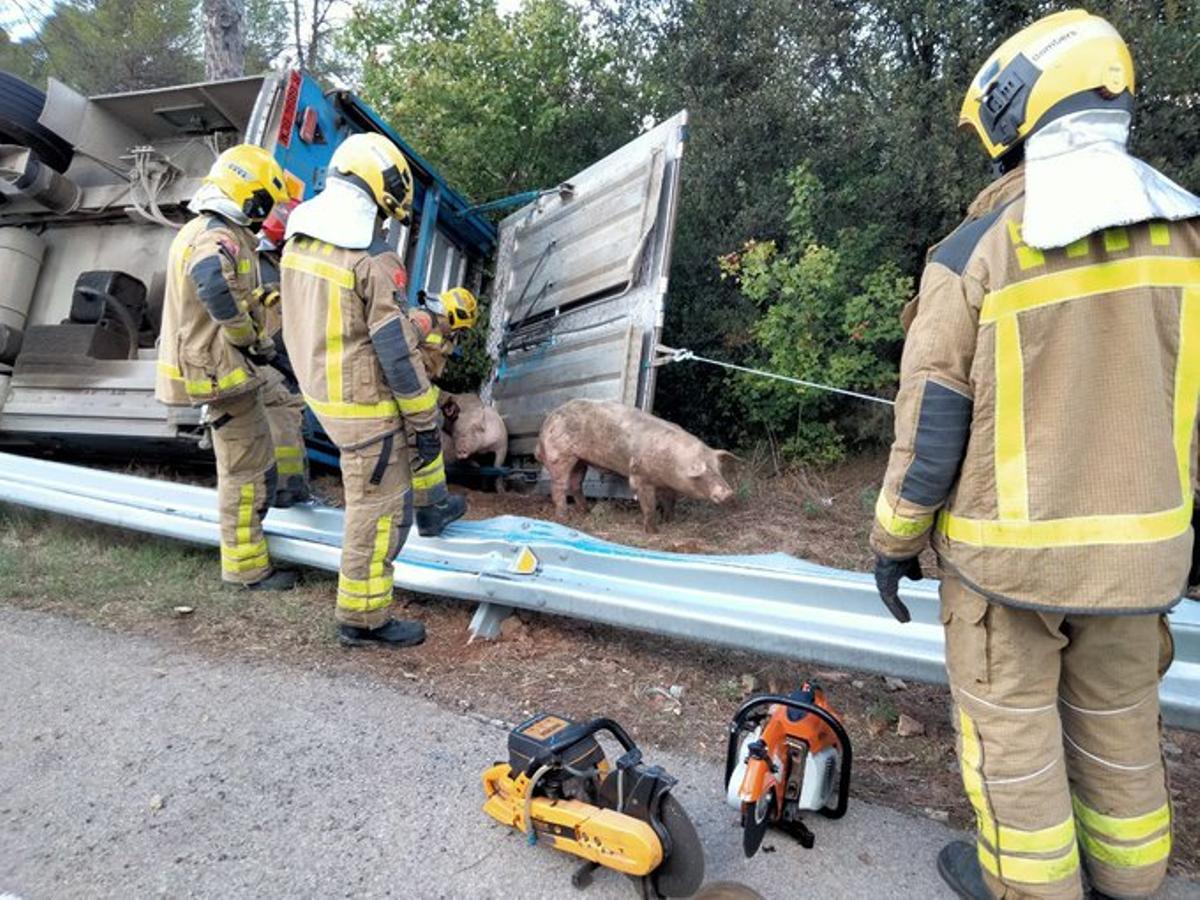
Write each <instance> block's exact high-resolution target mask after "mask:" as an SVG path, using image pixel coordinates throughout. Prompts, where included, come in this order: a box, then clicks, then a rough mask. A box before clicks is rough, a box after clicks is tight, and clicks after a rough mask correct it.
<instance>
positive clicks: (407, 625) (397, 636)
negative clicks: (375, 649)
mask: <svg viewBox="0 0 1200 900" xmlns="http://www.w3.org/2000/svg"><path fill="white" fill-rule="evenodd" d="M338 640H339V641H341V642H342V643H343V644H344V645H345V646H347V647H368V646H371V645H377V646H380V647H415V646H416V645H417V644H422V643H424V642H425V626H424V625H422V624H421V623H420V622H412V621H407V620H404V619H388V621H387V622H386V623H385V624H384V625H383V626H382V627H380V628H359V627H358V626H357V625H339V626H338Z"/></svg>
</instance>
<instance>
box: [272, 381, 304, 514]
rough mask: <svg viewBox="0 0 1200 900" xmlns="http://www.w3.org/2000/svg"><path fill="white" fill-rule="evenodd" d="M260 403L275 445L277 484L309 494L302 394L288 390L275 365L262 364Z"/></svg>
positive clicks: (298, 492)
mask: <svg viewBox="0 0 1200 900" xmlns="http://www.w3.org/2000/svg"><path fill="white" fill-rule="evenodd" d="M262 372H263V377H264V381H265V384H264V385H263V387H262V400H263V407H264V409H265V410H266V413H267V422H268V424H269V425H270V428H271V443H272V444H273V445H274V447H275V468H276V470H277V472H278V473H279V488H280V490H281V491H290V492H291V493H292V495H293V496H296V497H303V496H306V495H307V494H308V458H307V457H306V456H305V453H304V397H302V396H301V395H300V394H294V393H292V392H291V391H289V390H288V388H287V384H286V383H285V382H284V379H283V376H282V375H281V374H279V372H278V371H277V370H276V369H273V368H271V367H270V366H264V367H263V369H262Z"/></svg>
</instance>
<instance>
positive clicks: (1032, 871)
mask: <svg viewBox="0 0 1200 900" xmlns="http://www.w3.org/2000/svg"><path fill="white" fill-rule="evenodd" d="M943 574H944V575H945V577H944V578H943V580H942V589H941V598H942V608H941V616H942V622H943V624H944V626H945V631H946V668H947V671H948V673H949V677H950V686H951V691H952V693H953V696H954V711H953V712H954V724H955V728H956V730H957V732H958V738H957V751H958V760H959V765H960V768H961V771H962V778H963V786H964V787H965V788H966V793H967V797H968V799H969V800H970V801H971V805H972V807H974V811H975V817H976V825H977V845H978V852H979V862H980V866H981V867H982V869H983V876H984V880H985V881H986V882H987V884H988V887H989V888H990V889H991V891H992V893H993V894H994V895H995V896H996V897H999V898H1022V897H1052V898H1078V897H1082V896H1083V882H1082V874H1083V870H1085V869H1086V873H1087V876H1088V878H1089V880H1090V882H1091V885H1092V887H1093V888H1095V889H1096V890H1099V891H1101V892H1103V893H1105V894H1109V895H1111V896H1114V897H1142V896H1146V895H1148V894H1151V893H1152V892H1153V891H1154V890H1155V889H1156V888H1157V887H1158V886H1159V884H1160V883H1161V882H1162V880H1163V878H1164V876H1165V874H1166V870H1167V857H1168V855H1169V854H1170V852H1171V817H1172V812H1171V806H1170V800H1169V797H1168V793H1167V784H1166V772H1165V769H1164V765H1163V760H1162V755H1161V751H1160V748H1159V739H1160V728H1161V725H1160V721H1159V708H1158V682H1159V679H1160V678H1161V677H1162V674H1163V673H1164V672H1165V671H1166V669H1167V667H1168V666H1169V665H1170V664H1171V659H1172V655H1173V645H1172V643H1171V636H1170V630H1169V628H1168V626H1167V623H1166V619H1165V617H1164V616H1160V615H1129V616H1103V615H1086V616H1077V615H1069V614H1063V613H1051V612H1042V611H1034V610H1025V609H1017V608H1013V607H1010V606H1003V605H1000V604H996V603H989V602H988V601H987V600H986V599H984V597H982V596H981V595H980V594H978V593H976V592H974V591H972V590H971V589H969V588H968V587H967V586H965V585H964V584H963V583H962V582H961V581H960V580H958V579H956V578H955V577H954V576H953V575H950V574H948V573H943Z"/></svg>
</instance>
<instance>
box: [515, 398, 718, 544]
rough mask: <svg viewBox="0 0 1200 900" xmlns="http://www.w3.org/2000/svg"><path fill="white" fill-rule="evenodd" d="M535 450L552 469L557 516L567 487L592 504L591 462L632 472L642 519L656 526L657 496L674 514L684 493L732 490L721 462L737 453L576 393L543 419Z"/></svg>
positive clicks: (708, 495)
mask: <svg viewBox="0 0 1200 900" xmlns="http://www.w3.org/2000/svg"><path fill="white" fill-rule="evenodd" d="M537 458H538V459H539V460H540V461H541V463H542V464H543V465H544V466H545V467H546V471H547V473H548V474H549V475H550V494H551V496H552V497H553V499H554V508H555V512H556V513H557V514H558V515H559V517H564V516H566V513H567V495H568V493H569V494H570V495H571V496H572V497H574V498H575V502H576V504H577V505H578V506H579V507H580V508H581V509H586V508H587V504H586V501H585V500H584V496H583V479H584V476H585V475H586V474H587V467H588V466H589V465H590V466H593V467H595V468H597V469H606V470H607V471H609V472H615V473H617V474H619V475H624V476H626V477H627V478H628V479H629V486H630V487H631V488H633V492H634V495H635V496H636V497H637V500H638V504H639V505H640V506H641V508H642V524H643V525H644V527H645V529H646V532H647V533H653V532H654V531H656V530H657V525H656V522H655V512H656V509H657V507H658V504H659V502H661V503H662V506H663V518H664V520H669V519H670V518H671V516H672V514H673V513H674V509H675V499H676V497H677V496H678V495H679V494H682V495H683V496H685V497H694V498H696V499H700V500H710V501H712V502H713V503H725V502H726V501H728V500H729V499H730V498H732V497H733V488H731V487H730V486H729V483H728V482H727V481H726V480H725V476H724V474H723V473H722V471H721V466H722V464H723V463H726V462H728V461H729V460H734V459H736V458H737V457H735V456H734V455H733V454H732V453H729V452H728V451H726V450H714V449H712V448H711V447H709V446H708V445H707V444H705V443H704V442H703V441H701V440H700V439H699V438H697V437H695V436H694V435H691V434H688V433H687V432H686V431H684V430H683V429H682V428H680V427H679V426H678V425H673V424H671V423H670V422H665V421H663V420H662V419H659V418H657V417H656V416H652V415H650V414H649V413H646V412H642V411H641V410H640V409H635V408H633V407H630V406H625V405H623V404H621V403H615V402H612V401H607V400H571V401H569V402H567V403H564V404H563V405H562V406H560V407H559V408H558V409H556V410H554V412H552V413H550V415H548V416H547V417H546V420H545V422H543V423H542V431H541V434H540V435H539V436H538V446H537Z"/></svg>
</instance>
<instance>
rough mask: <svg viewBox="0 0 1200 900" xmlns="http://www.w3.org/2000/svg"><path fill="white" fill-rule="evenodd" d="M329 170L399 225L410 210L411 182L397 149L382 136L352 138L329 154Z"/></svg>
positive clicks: (411, 198) (405, 162) (408, 172)
mask: <svg viewBox="0 0 1200 900" xmlns="http://www.w3.org/2000/svg"><path fill="white" fill-rule="evenodd" d="M329 170H330V172H331V173H333V174H334V175H337V176H341V177H343V178H346V179H348V180H349V181H352V182H355V183H357V184H358V185H359V186H360V187H362V188H364V189H366V190H367V191H369V192H370V194H371V196H372V197H374V198H375V202H376V203H377V204H378V205H379V208H380V209H382V210H383V211H384V212H385V213H387V215H389V216H391V217H392V218H393V219H397V220H398V221H400V222H401V223H404V222H407V221H408V213H409V210H410V209H411V208H412V200H413V179H412V171H411V170H410V169H409V167H408V160H407V159H405V158H404V154H403V153H401V152H400V148H399V147H397V146H396V145H395V144H393V143H392V142H391V141H389V140H388V139H387V138H385V137H384V136H383V135H382V134H353V135H351V136H350V137H348V138H346V140H344V141H342V143H341V144H340V145H339V146H338V148H337V149H336V150H335V151H333V157H332V158H331V159H330V160H329Z"/></svg>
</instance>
